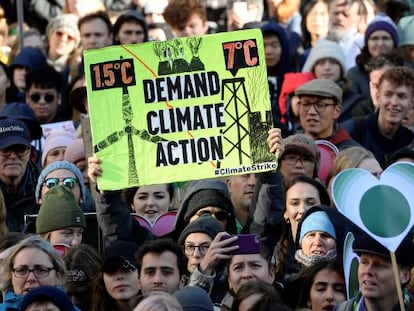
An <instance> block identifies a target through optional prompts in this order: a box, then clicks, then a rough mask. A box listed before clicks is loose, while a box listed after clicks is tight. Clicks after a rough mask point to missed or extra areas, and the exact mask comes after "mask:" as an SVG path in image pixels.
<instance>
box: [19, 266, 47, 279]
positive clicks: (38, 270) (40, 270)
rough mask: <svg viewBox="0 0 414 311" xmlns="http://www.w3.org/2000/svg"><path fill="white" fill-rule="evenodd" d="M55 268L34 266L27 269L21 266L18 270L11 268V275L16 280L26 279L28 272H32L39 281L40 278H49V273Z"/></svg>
mask: <svg viewBox="0 0 414 311" xmlns="http://www.w3.org/2000/svg"><path fill="white" fill-rule="evenodd" d="M54 269H55V268H53V267H51V268H49V267H45V266H40V265H36V266H34V267H33V269H29V267H28V266H21V267H18V268H13V270H12V271H13V274H14V276H15V277H16V278H21V279H22V278H27V277H28V276H29V274H30V272H32V273H33V274H34V276H35V277H37V278H39V279H41V278H46V277H48V276H49V273H50V271H52V270H54Z"/></svg>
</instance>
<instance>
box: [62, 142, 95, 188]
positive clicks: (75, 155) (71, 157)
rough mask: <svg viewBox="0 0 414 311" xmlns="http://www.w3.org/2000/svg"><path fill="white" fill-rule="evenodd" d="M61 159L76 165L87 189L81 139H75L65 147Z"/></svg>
mask: <svg viewBox="0 0 414 311" xmlns="http://www.w3.org/2000/svg"><path fill="white" fill-rule="evenodd" d="M63 159H64V160H65V161H68V162H70V163H72V164H74V165H76V167H77V168H78V169H79V170H80V171H81V172H82V176H83V182H84V183H85V186H86V187H89V177H88V162H87V161H86V158H85V146H84V144H83V138H76V139H74V140H72V141H71V142H70V143H69V145H68V146H67V147H66V150H65V155H64V157H63Z"/></svg>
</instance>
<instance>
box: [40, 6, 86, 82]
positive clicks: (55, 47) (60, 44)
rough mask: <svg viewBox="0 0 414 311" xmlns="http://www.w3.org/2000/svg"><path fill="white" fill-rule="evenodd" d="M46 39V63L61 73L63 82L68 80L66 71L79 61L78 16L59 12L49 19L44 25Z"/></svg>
mask: <svg viewBox="0 0 414 311" xmlns="http://www.w3.org/2000/svg"><path fill="white" fill-rule="evenodd" d="M46 40H47V57H48V63H49V64H50V65H52V66H53V67H54V68H55V70H56V71H58V72H60V73H63V75H64V80H65V82H66V81H68V80H67V75H68V73H67V72H66V71H67V70H68V69H69V67H71V66H76V65H77V64H78V63H79V62H80V55H79V52H78V46H79V42H80V34H79V29H78V17H77V16H76V15H74V14H61V15H59V16H56V17H55V18H53V19H52V20H50V21H49V23H48V25H47V27H46Z"/></svg>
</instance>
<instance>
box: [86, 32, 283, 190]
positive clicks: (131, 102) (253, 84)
mask: <svg viewBox="0 0 414 311" xmlns="http://www.w3.org/2000/svg"><path fill="white" fill-rule="evenodd" d="M84 57H85V76H86V84H87V91H88V102H89V113H90V118H91V127H92V141H93V147H94V153H95V154H96V156H97V157H99V158H100V159H101V160H102V169H103V172H104V174H103V176H102V177H101V178H100V179H99V180H98V184H99V188H100V189H103V190H113V189H122V188H127V187H132V186H138V185H150V184H160V183H169V182H178V181H187V180H195V179H204V178H215V177H222V176H228V175H234V174H246V173H257V172H263V171H269V170H274V169H276V167H277V162H276V161H275V158H274V156H273V155H272V154H270V153H269V152H268V146H267V142H266V138H267V131H268V130H269V128H271V126H272V120H271V108H270V101H269V89H268V83H267V74H266V62H265V57H264V48H263V38H262V34H261V31H260V30H259V29H253V30H243V31H237V32H228V33H220V34H214V35H206V36H201V37H191V38H177V39H173V40H170V41H164V42H149V43H145V44H138V45H125V46H113V47H107V48H104V49H99V50H90V51H86V52H85V54H84Z"/></svg>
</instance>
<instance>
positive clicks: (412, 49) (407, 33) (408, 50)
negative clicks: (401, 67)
mask: <svg viewBox="0 0 414 311" xmlns="http://www.w3.org/2000/svg"><path fill="white" fill-rule="evenodd" d="M413 28H414V15H409V16H405V17H403V18H401V19H400V21H399V22H398V36H399V38H400V46H399V48H398V52H399V54H400V55H401V57H402V58H403V59H404V61H405V62H407V64H408V65H409V66H410V67H411V68H413V67H414V31H413Z"/></svg>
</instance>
